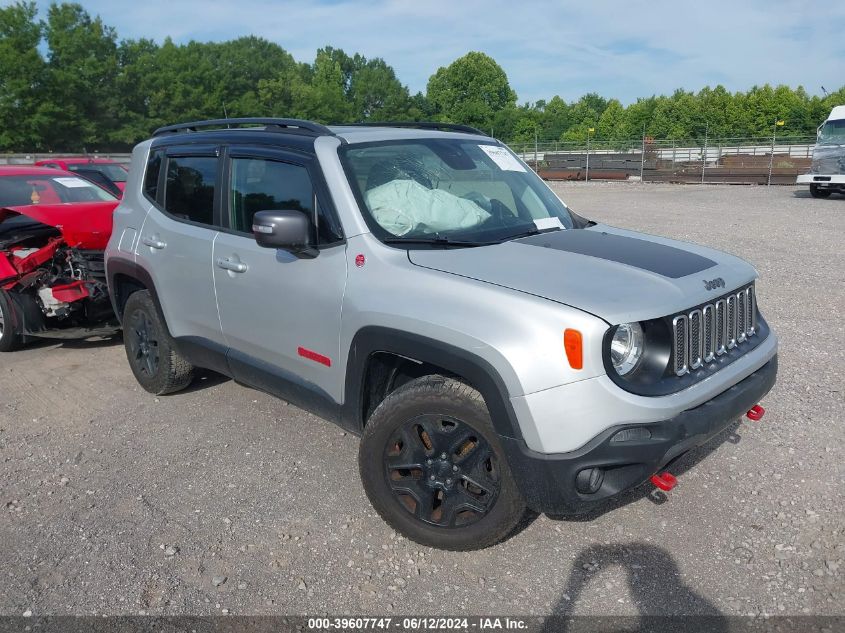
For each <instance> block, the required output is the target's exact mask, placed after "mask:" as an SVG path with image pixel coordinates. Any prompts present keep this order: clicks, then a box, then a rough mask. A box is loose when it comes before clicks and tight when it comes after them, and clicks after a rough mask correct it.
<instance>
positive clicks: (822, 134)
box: [819, 119, 845, 145]
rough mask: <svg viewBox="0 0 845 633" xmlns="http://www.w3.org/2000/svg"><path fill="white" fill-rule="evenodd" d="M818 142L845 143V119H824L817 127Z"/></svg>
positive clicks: (825, 143)
mask: <svg viewBox="0 0 845 633" xmlns="http://www.w3.org/2000/svg"><path fill="white" fill-rule="evenodd" d="M819 144H821V145H845V119H838V120H834V121H825V122H824V125H822V126H821V128H819Z"/></svg>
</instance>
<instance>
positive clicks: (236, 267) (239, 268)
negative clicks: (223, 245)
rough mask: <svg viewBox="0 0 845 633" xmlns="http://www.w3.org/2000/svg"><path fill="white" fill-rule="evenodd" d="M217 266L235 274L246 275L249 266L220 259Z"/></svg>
mask: <svg viewBox="0 0 845 633" xmlns="http://www.w3.org/2000/svg"><path fill="white" fill-rule="evenodd" d="M217 265H218V266H220V268H222V269H224V270H231V271H232V272H233V273H245V272H246V271H247V269H248V268H249V266H247V265H246V264H244V263H243V262H233V261H232V260H231V259H228V258H224V259H218V260H217Z"/></svg>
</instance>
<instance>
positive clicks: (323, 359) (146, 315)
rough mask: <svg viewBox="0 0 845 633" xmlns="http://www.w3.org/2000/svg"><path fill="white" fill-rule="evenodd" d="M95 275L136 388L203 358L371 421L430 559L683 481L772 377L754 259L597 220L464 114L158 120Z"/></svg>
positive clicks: (753, 412) (773, 343)
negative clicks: (692, 459) (99, 275)
mask: <svg viewBox="0 0 845 633" xmlns="http://www.w3.org/2000/svg"><path fill="white" fill-rule="evenodd" d="M106 270H107V277H108V283H109V288H110V292H111V296H112V301H113V304H114V308H115V313H116V314H117V315H118V316H119V317H120V319H121V321H122V323H123V327H124V332H125V336H124V338H125V344H126V354H127V357H128V359H129V365H130V367H131V369H132V371H133V372H134V374H135V376H136V378H137V379H138V382H139V383H140V384H141V385H142V386H143V387H144V388H145V389H146V390H148V391H150V392H152V393H155V394H165V393H171V392H175V391H178V390H180V389H183V388H184V387H186V386H187V385H188V384H189V383H190V382H191V378H192V374H193V371H194V368H195V367H204V368H208V369H211V370H214V371H217V372H220V373H222V374H225V375H227V376H231V377H232V378H234V379H235V380H237V381H238V382H241V383H243V384H245V385H249V386H251V387H254V388H256V389H261V390H263V391H266V392H269V393H272V394H275V395H277V396H279V397H281V398H284V399H285V400H288V401H290V402H292V403H294V404H296V405H298V406H301V407H303V408H305V409H308V410H310V411H313V412H315V413H317V414H318V415H320V416H322V417H324V418H326V419H328V420H331V421H333V422H336V423H337V424H339V425H341V426H342V427H344V428H345V429H348V430H350V431H352V432H353V433H356V434H359V435H361V436H362V439H361V445H360V452H359V467H360V474H361V479H362V481H363V484H364V488H365V490H366V492H367V495H368V496H369V498H370V501H371V502H372V504H373V506H374V507H375V508H376V510H377V511H378V512H379V514H380V515H381V516H382V517H383V518H384V519H385V521H387V522H388V523H389V524H390V525H391V526H392V527H394V528H395V529H396V530H398V531H399V532H401V533H402V534H404V535H406V536H408V537H409V538H411V539H413V540H415V541H418V542H420V543H424V544H427V545H431V546H434V547H440V548H447V549H456V550H462V549H473V548H481V547H486V546H488V545H491V544H493V543H495V542H497V541H499V540H501V539H503V538H505V537H507V536H508V535H509V534H510V533H511V532H513V530H514V529H515V528H516V527H517V525H518V524H520V520H521V518H522V517H523V515H524V513H525V512H526V510H527V509H530V510H533V511H535V512H547V513H551V514H570V513H577V512H581V511H584V510H588V509H590V508H593V507H595V506H596V504H599V503H601V502H603V501H606V500H607V499H608V498H610V497H612V496H614V495H618V494H619V493H621V492H623V491H625V490H628V489H630V488H632V487H635V486H639V485H641V484H643V483H645V482H647V481H649V480H650V479H651V481H652V482H654V484H655V485H657V486H658V487H662V488H664V489H665V488H669V487H671V486H672V485H673V484H674V481H675V480H674V478H673V477H672V475H671V473H669V472H668V470H667V469H668V468H669V467H670V464H671V463H672V462H673V461H674V460H676V459H677V458H678V457H679V456H681V455H682V454H683V453H685V452H686V451H688V450H690V449H692V448H694V447H696V446H699V445H701V444H702V443H704V442H705V441H707V440H708V439H709V438H711V437H713V436H714V435H716V434H718V433H719V432H720V431H722V430H724V429H725V428H726V427H728V426H729V425H730V424H731V423H732V422H733V421H734V420H736V419H737V418H738V417H739V416H740V415H742V414H744V413H746V412H749V415H750V416H752V417H756V416H759V415H760V414H761V413H762V408H761V407H759V406H757V403H758V402H759V401H760V399H761V398H762V397H763V396H764V395H765V394H766V393H768V391H769V390H770V389H771V388H772V386H773V384H774V382H775V376H776V373H777V355H776V354H777V339H776V337H775V335H774V333H773V332H772V331H771V330H770V329H769V327H768V325H767V324H766V321H765V320H764V319H763V317H762V315H761V314H760V311H759V310H758V304H757V295H756V292H755V286H754V281H755V278H756V276H757V275H756V271H755V270H754V268H753V267H752V266H750V265H749V264H748V263H746V262H745V261H743V260H741V259H738V258H737V257H734V256H732V255H728V254H726V253H722V252H719V251H715V250H712V249H709V248H704V247H701V246H695V245H693V244H687V243H682V242H676V241H672V240H668V239H664V238H660V237H654V236H650V235H643V234H640V233H634V232H631V231H625V230H622V229H617V228H614V227H611V226H605V225H602V224H596V223H595V222H591V221H589V220H587V219H585V218H582V217H580V216H578V215H576V214H575V213H573V212H572V211H571V210H570V209H569V208H567V207H566V205H564V204H563V203H562V202H561V201H560V200H559V199H558V198H557V197H556V196H555V195H554V193H552V191H551V190H550V189H549V188H548V187H547V186H546V185H545V184H544V183H543V181H542V180H540V178H538V177H537V176H536V175H535V174H534V172H533V171H531V169H529V168H528V167H527V166H526V165H525V163H523V162H522V161H521V160H519V158H518V157H516V156H515V155H514V154H513V153H512V152H511V151H510V150H509V149H508V148H507V147H505V146H504V145H502V144H501V143H499V142H498V141H496V140H494V139H492V138H490V137H488V136H485V135H484V134H483V133H482V132H479V131H478V130H474V129H472V128H467V127H465V126H457V125H444V124H426V123H413V124H381V125H343V126H333V127H324V126H322V125H319V124H316V123H311V122H308V121H300V120H291V119H230V120H225V121H202V122H194V123H186V124H180V125H173V126H168V127H165V128H161V129H159V130H157V131H156V132H155V134H154V135H153V138H152V139H151V140H148V141H145V142H143V143H141V144H140V145H138V146H137V147H136V148H135V150H134V152H133V155H132V169H131V171H130V176H129V182H128V185H127V187H126V193H125V196H124V198H123V201H122V203H121V204H120V206H119V207H118V209H117V210H116V212H115V214H114V232H113V235H112V238H111V242H110V244H109V246H108V250H107V251H106Z"/></svg>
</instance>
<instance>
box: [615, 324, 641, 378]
mask: <svg viewBox="0 0 845 633" xmlns="http://www.w3.org/2000/svg"><path fill="white" fill-rule="evenodd" d="M642 356H643V329H642V328H641V327H640V324H639V323H623V324H621V325H618V326H617V327H616V332H614V333H613V338H612V339H611V341H610V361H611V362H612V363H613V368H614V369H615V370H616V373H617V374H619V375H620V376H625V375H627V374H630V373H631V372H632V371H634V369H635V368H636V367H637V364H638V363H639V362H640V358H642Z"/></svg>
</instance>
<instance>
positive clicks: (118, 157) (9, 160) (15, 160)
mask: <svg viewBox="0 0 845 633" xmlns="http://www.w3.org/2000/svg"><path fill="white" fill-rule="evenodd" d="M51 158H107V159H109V160H113V161H115V162H118V163H127V164H128V163H129V162H130V159H131V158H132V154H129V153H123V152H118V153H111V152H109V153H102V154H100V153H96V154H78V153H73V152H68V153H67V154H63V153H41V152H29V153H22V154H0V165H31V164H33V163H35V162H37V161H39V160H50V159H51Z"/></svg>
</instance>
